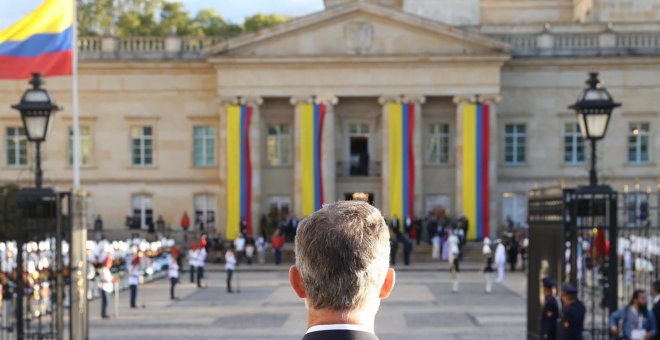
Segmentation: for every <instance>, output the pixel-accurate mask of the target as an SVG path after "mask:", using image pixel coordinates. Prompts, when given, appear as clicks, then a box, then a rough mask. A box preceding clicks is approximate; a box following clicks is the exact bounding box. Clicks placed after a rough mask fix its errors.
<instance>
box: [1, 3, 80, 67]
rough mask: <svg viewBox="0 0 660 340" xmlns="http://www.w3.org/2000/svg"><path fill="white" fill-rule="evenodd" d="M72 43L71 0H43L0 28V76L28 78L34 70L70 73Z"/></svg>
mask: <svg viewBox="0 0 660 340" xmlns="http://www.w3.org/2000/svg"><path fill="white" fill-rule="evenodd" d="M72 46H73V1H71V0H45V1H44V2H43V3H42V4H41V6H39V7H38V8H37V9H36V10H34V11H33V12H31V13H30V14H28V15H27V16H25V17H24V18H23V19H21V20H19V21H18V22H17V23H15V24H14V25H13V26H10V27H9V28H7V29H4V30H1V31H0V79H28V78H30V77H31V76H32V73H37V72H39V73H41V74H42V75H44V76H65V75H70V74H71V72H72V54H73V50H72Z"/></svg>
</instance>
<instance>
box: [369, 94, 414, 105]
mask: <svg viewBox="0 0 660 340" xmlns="http://www.w3.org/2000/svg"><path fill="white" fill-rule="evenodd" d="M378 103H380V105H385V104H389V103H413V104H419V105H421V104H424V103H426V97H425V96H424V95H421V94H402V95H382V96H380V97H378Z"/></svg>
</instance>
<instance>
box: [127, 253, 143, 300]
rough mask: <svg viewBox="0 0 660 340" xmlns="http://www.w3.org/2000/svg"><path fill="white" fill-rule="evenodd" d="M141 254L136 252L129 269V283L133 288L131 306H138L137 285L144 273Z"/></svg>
mask: <svg viewBox="0 0 660 340" xmlns="http://www.w3.org/2000/svg"><path fill="white" fill-rule="evenodd" d="M140 257H141V254H140V253H138V254H135V256H134V257H133V260H131V265H130V266H129V269H128V285H129V287H130V289H131V308H137V302H136V301H137V287H138V284H140V275H142V265H141V262H140Z"/></svg>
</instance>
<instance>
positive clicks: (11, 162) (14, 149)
mask: <svg viewBox="0 0 660 340" xmlns="http://www.w3.org/2000/svg"><path fill="white" fill-rule="evenodd" d="M27 145H28V144H27V137H26V135H25V129H23V128H20V127H8V128H7V135H6V140H5V148H6V156H7V158H6V162H7V166H12V167H23V166H27Z"/></svg>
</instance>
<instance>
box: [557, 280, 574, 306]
mask: <svg viewBox="0 0 660 340" xmlns="http://www.w3.org/2000/svg"><path fill="white" fill-rule="evenodd" d="M577 293H578V290H577V288H575V286H573V285H571V284H564V285H563V286H562V287H561V303H562V304H563V305H564V306H568V305H570V304H572V303H573V302H575V301H576V300H577Z"/></svg>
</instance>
